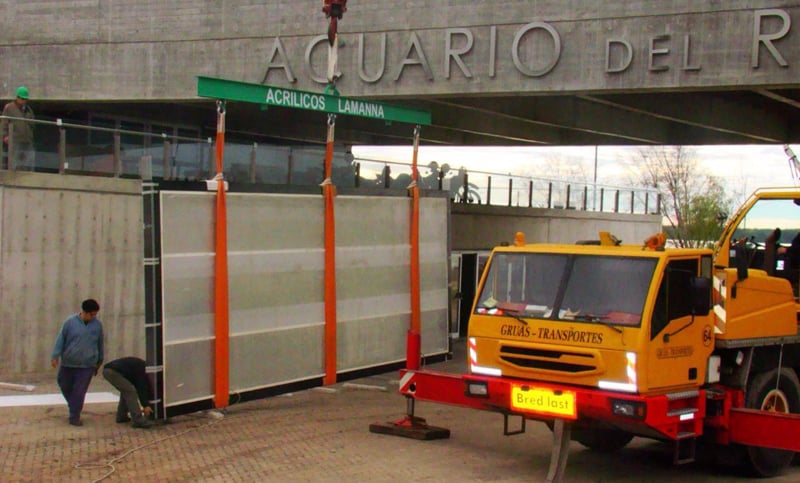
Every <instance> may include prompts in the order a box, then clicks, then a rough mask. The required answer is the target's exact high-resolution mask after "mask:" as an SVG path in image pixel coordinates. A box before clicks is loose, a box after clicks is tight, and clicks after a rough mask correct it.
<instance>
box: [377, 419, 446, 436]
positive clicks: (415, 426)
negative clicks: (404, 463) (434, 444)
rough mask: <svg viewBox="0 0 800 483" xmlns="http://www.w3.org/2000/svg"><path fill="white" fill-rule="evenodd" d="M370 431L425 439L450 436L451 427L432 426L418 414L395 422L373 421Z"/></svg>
mask: <svg viewBox="0 0 800 483" xmlns="http://www.w3.org/2000/svg"><path fill="white" fill-rule="evenodd" d="M369 431H370V432H371V433H380V434H389V435H392V436H402V437H404V438H411V439H420V440H425V441H429V440H432V439H447V438H449V437H450V430H449V429H447V428H439V427H436V426H430V425H428V423H426V422H425V419H424V418H418V417H416V416H406V417H404V418H403V419H401V420H399V421H394V422H386V423H372V424H370V425H369Z"/></svg>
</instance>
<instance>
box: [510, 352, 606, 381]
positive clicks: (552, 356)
mask: <svg viewBox="0 0 800 483" xmlns="http://www.w3.org/2000/svg"><path fill="white" fill-rule="evenodd" d="M500 359H502V360H503V361H505V362H507V363H509V364H513V365H515V366H518V367H520V368H526V369H543V370H547V371H559V372H568V373H570V374H580V373H583V372H591V371H594V370H596V369H597V361H596V360H595V356H594V355H592V354H586V353H582V352H570V351H560V350H549V349H534V348H528V347H516V346H501V347H500Z"/></svg>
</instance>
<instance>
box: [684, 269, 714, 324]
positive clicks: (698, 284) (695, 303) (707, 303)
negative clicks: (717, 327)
mask: <svg viewBox="0 0 800 483" xmlns="http://www.w3.org/2000/svg"><path fill="white" fill-rule="evenodd" d="M689 292H690V294H691V299H692V311H693V312H694V315H701V316H703V315H708V312H709V311H710V310H711V279H710V278H706V277H692V278H691V279H690V280H689Z"/></svg>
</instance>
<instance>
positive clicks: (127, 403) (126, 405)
mask: <svg viewBox="0 0 800 483" xmlns="http://www.w3.org/2000/svg"><path fill="white" fill-rule="evenodd" d="M103 377H105V378H106V380H107V381H108V382H110V383H111V385H112V386H114V387H115V388H117V390H118V391H119V404H117V421H123V420H127V418H128V413H131V419H133V421H134V422H141V421H142V420H144V419H145V417H144V414H142V409H141V408H140V407H139V394H138V393H137V392H136V386H134V385H133V384H132V383H131V381H129V380H127V379H125V376H123V375H122V374H120V373H119V372H117V371H115V370H114V369H103Z"/></svg>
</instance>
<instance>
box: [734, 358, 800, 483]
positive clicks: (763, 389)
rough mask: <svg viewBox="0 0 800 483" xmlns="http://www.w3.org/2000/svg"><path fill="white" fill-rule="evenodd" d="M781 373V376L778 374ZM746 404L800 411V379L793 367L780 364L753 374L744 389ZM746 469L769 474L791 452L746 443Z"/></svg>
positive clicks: (783, 464) (777, 469)
mask: <svg viewBox="0 0 800 483" xmlns="http://www.w3.org/2000/svg"><path fill="white" fill-rule="evenodd" d="M779 376H780V377H779ZM745 404H746V406H747V407H748V408H751V409H761V410H763V411H773V412H780V413H800V382H798V380H797V374H795V372H794V371H793V370H792V369H788V368H785V367H784V368H782V369H781V370H780V371H778V369H773V370H771V371H767V372H762V373H759V374H755V375H754V377H752V379H751V380H750V383H749V384H748V389H747V396H746V401H745ZM745 452H746V453H747V465H748V467H749V468H748V469H749V470H750V471H752V472H753V474H755V475H756V476H760V477H770V476H775V475H777V474H778V473H780V472H781V471H783V470H784V469H785V468H786V467H787V466H789V465H790V464H791V463H792V458H793V457H794V452H792V451H785V450H779V449H769V448H761V447H758V446H746V447H745Z"/></svg>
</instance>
